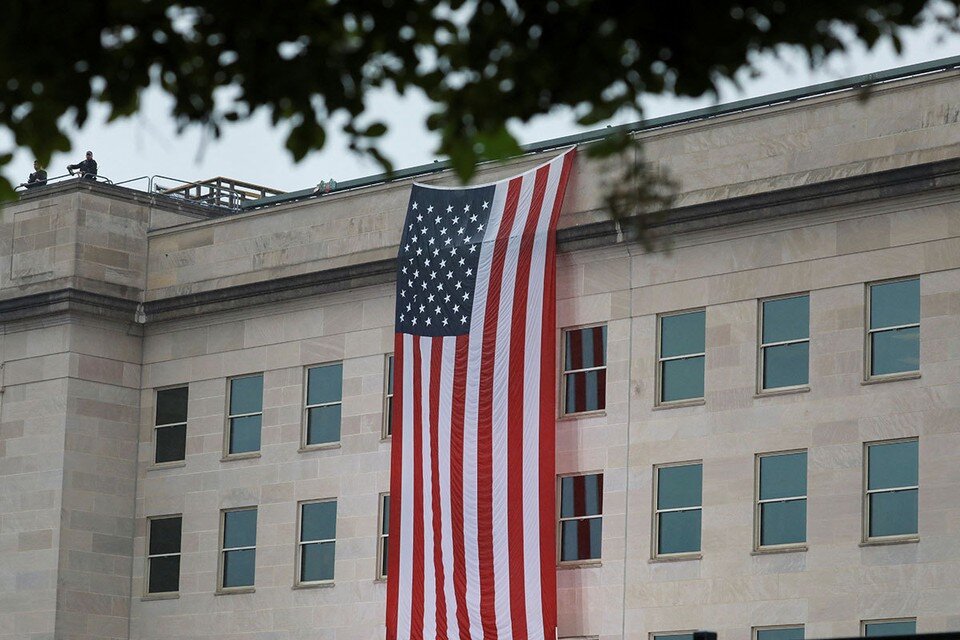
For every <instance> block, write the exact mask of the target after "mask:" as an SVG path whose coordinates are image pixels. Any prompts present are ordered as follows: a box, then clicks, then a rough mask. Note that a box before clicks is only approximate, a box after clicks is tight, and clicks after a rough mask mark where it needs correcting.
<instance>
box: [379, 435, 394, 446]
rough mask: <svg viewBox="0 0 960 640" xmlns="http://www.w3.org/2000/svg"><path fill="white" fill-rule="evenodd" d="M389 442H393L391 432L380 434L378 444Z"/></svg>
mask: <svg viewBox="0 0 960 640" xmlns="http://www.w3.org/2000/svg"><path fill="white" fill-rule="evenodd" d="M391 442H393V434H391V435H387V436H385V435H381V436H380V444H390V443H391Z"/></svg>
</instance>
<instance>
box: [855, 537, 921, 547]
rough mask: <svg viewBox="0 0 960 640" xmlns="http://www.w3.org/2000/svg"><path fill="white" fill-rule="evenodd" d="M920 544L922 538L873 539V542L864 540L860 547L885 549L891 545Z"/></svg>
mask: <svg viewBox="0 0 960 640" xmlns="http://www.w3.org/2000/svg"><path fill="white" fill-rule="evenodd" d="M917 542H920V536H915V535H911V536H899V537H896V538H873V539H871V540H864V541H863V542H861V543H860V544H859V545H857V546H859V547H885V546H887V545H891V544H916V543H917Z"/></svg>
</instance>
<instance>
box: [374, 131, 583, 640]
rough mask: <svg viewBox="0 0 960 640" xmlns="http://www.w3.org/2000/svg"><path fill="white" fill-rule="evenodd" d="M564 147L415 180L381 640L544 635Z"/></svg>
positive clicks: (550, 621) (399, 327) (551, 588)
mask: <svg viewBox="0 0 960 640" xmlns="http://www.w3.org/2000/svg"><path fill="white" fill-rule="evenodd" d="M573 157H574V151H573V150H572V149H571V150H569V151H567V152H565V153H563V154H561V155H560V156H558V157H557V158H555V159H554V160H552V161H551V162H548V163H547V164H544V165H542V166H540V167H538V168H535V169H532V170H530V171H528V172H526V173H524V174H522V175H520V176H517V177H515V178H512V179H509V180H503V181H501V182H496V183H493V184H488V185H483V186H476V187H468V188H459V189H446V188H438V187H432V186H428V185H420V184H416V185H414V186H413V191H412V193H411V195H410V204H409V206H408V208H407V217H406V221H405V222H404V229H403V238H402V240H401V242H400V251H399V254H398V258H397V260H398V273H397V313H396V337H395V350H394V372H395V373H394V404H393V412H394V413H393V425H394V427H393V435H392V439H393V445H392V446H393V450H392V459H391V464H392V471H391V479H390V495H391V502H390V516H389V517H390V553H389V564H388V579H387V639H388V640H408V639H421V638H422V639H425V640H434V639H435V638H436V639H445V638H460V639H471V640H474V639H475V640H479V639H481V638H483V639H485V640H497V639H501V640H511V639H512V640H526V639H531V640H535V639H542V638H554V637H555V629H556V547H555V545H556V539H555V518H556V514H555V511H556V504H555V497H554V493H555V486H554V483H555V479H554V455H555V454H554V428H555V415H556V407H555V398H556V373H555V369H556V367H555V358H556V355H555V347H556V344H555V343H556V331H555V322H556V321H555V305H556V299H555V293H554V283H555V229H556V222H557V216H558V214H559V212H560V206H561V203H562V200H563V192H564V188H565V186H566V182H567V176H568V175H569V173H570V167H571V164H572V162H573Z"/></svg>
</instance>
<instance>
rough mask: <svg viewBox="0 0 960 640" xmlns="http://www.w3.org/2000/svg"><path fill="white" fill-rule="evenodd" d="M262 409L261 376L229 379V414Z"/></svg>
mask: <svg viewBox="0 0 960 640" xmlns="http://www.w3.org/2000/svg"><path fill="white" fill-rule="evenodd" d="M262 410H263V376H262V375H256V376H247V377H245V378H234V379H233V380H231V381H230V415H232V416H235V415H240V414H244V413H259V412H260V411H262Z"/></svg>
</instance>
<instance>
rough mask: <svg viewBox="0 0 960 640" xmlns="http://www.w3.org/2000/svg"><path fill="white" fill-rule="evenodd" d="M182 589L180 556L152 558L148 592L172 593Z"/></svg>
mask: <svg viewBox="0 0 960 640" xmlns="http://www.w3.org/2000/svg"><path fill="white" fill-rule="evenodd" d="M179 590H180V556H179V555H176V556H161V557H159V558H150V580H149V584H148V585H147V592H148V593H171V592H174V591H179Z"/></svg>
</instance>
